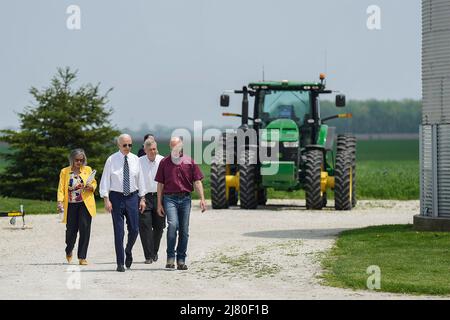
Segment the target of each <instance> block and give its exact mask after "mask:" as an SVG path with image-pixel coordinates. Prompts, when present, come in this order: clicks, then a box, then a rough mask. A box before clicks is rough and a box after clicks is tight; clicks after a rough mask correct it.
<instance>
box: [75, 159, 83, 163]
mask: <svg viewBox="0 0 450 320" xmlns="http://www.w3.org/2000/svg"><path fill="white" fill-rule="evenodd" d="M74 161H75V162H84V159H75V160H74Z"/></svg>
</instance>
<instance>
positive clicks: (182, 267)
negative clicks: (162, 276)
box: [177, 263, 188, 270]
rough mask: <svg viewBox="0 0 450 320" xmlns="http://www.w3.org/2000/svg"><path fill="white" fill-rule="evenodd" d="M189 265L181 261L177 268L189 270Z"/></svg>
mask: <svg viewBox="0 0 450 320" xmlns="http://www.w3.org/2000/svg"><path fill="white" fill-rule="evenodd" d="M187 269H188V266H187V265H185V264H184V263H180V264H178V265H177V270H187Z"/></svg>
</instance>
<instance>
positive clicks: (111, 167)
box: [100, 134, 146, 272]
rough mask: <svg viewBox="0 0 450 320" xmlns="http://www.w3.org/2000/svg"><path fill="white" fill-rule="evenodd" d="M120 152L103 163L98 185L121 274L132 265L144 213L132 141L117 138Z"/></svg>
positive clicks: (127, 137) (142, 186)
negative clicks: (124, 240) (125, 239)
mask: <svg viewBox="0 0 450 320" xmlns="http://www.w3.org/2000/svg"><path fill="white" fill-rule="evenodd" d="M117 145H118V147H119V151H118V152H116V153H114V154H112V155H111V156H110V157H109V158H108V159H107V160H106V163H105V167H104V169H103V174H102V179H101V182H100V196H101V197H102V198H103V199H104V201H105V209H106V211H108V212H109V213H111V215H112V220H113V227H114V243H115V249H116V262H117V269H116V270H117V271H119V272H124V271H125V268H124V262H125V266H126V267H127V268H128V269H129V268H130V267H131V264H132V263H133V255H132V252H131V251H132V249H133V246H134V243H135V242H136V239H137V236H138V234H139V212H141V213H142V212H144V210H145V194H146V190H145V182H144V175H143V173H142V171H141V166H140V163H139V158H138V157H137V156H136V155H135V154H132V153H131V147H132V146H133V145H132V139H131V136H130V135H128V134H121V135H120V136H119V138H118V139H117ZM125 218H126V223H127V229H128V239H127V245H126V247H125V250H124V248H123V238H124V236H125V232H124V220H125Z"/></svg>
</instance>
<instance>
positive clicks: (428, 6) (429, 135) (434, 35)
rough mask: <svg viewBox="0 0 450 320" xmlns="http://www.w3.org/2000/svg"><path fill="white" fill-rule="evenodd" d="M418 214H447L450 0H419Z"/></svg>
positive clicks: (449, 210)
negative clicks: (420, 48) (419, 204)
mask: <svg viewBox="0 0 450 320" xmlns="http://www.w3.org/2000/svg"><path fill="white" fill-rule="evenodd" d="M422 83H423V85H422V93H423V110H422V112H423V113H422V127H421V144H420V162H421V164H420V166H421V170H420V193H421V195H420V198H421V214H422V215H429V216H434V217H437V216H442V217H450V0H422Z"/></svg>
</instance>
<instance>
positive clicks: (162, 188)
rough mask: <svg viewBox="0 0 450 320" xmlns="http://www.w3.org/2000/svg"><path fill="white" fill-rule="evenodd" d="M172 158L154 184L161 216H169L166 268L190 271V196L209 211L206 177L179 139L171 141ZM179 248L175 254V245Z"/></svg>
mask: <svg viewBox="0 0 450 320" xmlns="http://www.w3.org/2000/svg"><path fill="white" fill-rule="evenodd" d="M170 150H171V152H170V155H169V156H167V157H165V158H164V159H163V160H161V162H160V164H159V168H158V171H157V173H156V177H155V181H157V182H158V214H159V215H160V216H162V217H163V216H164V215H167V225H168V227H167V264H166V268H172V269H173V268H175V259H176V261H177V269H178V270H187V265H186V263H185V262H186V251H187V245H188V238H189V216H190V213H191V192H192V191H193V190H194V188H195V190H196V191H197V193H198V194H199V196H200V208H201V210H202V212H205V210H206V202H205V196H204V193H203V184H202V179H203V174H202V172H201V171H200V168H199V167H198V165H197V164H196V163H195V162H194V160H193V159H191V158H190V157H188V156H186V155H184V154H183V142H182V140H181V138H180V137H173V138H172V139H170ZM177 232H178V245H177V248H176V254H175V244H176V243H177Z"/></svg>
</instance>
